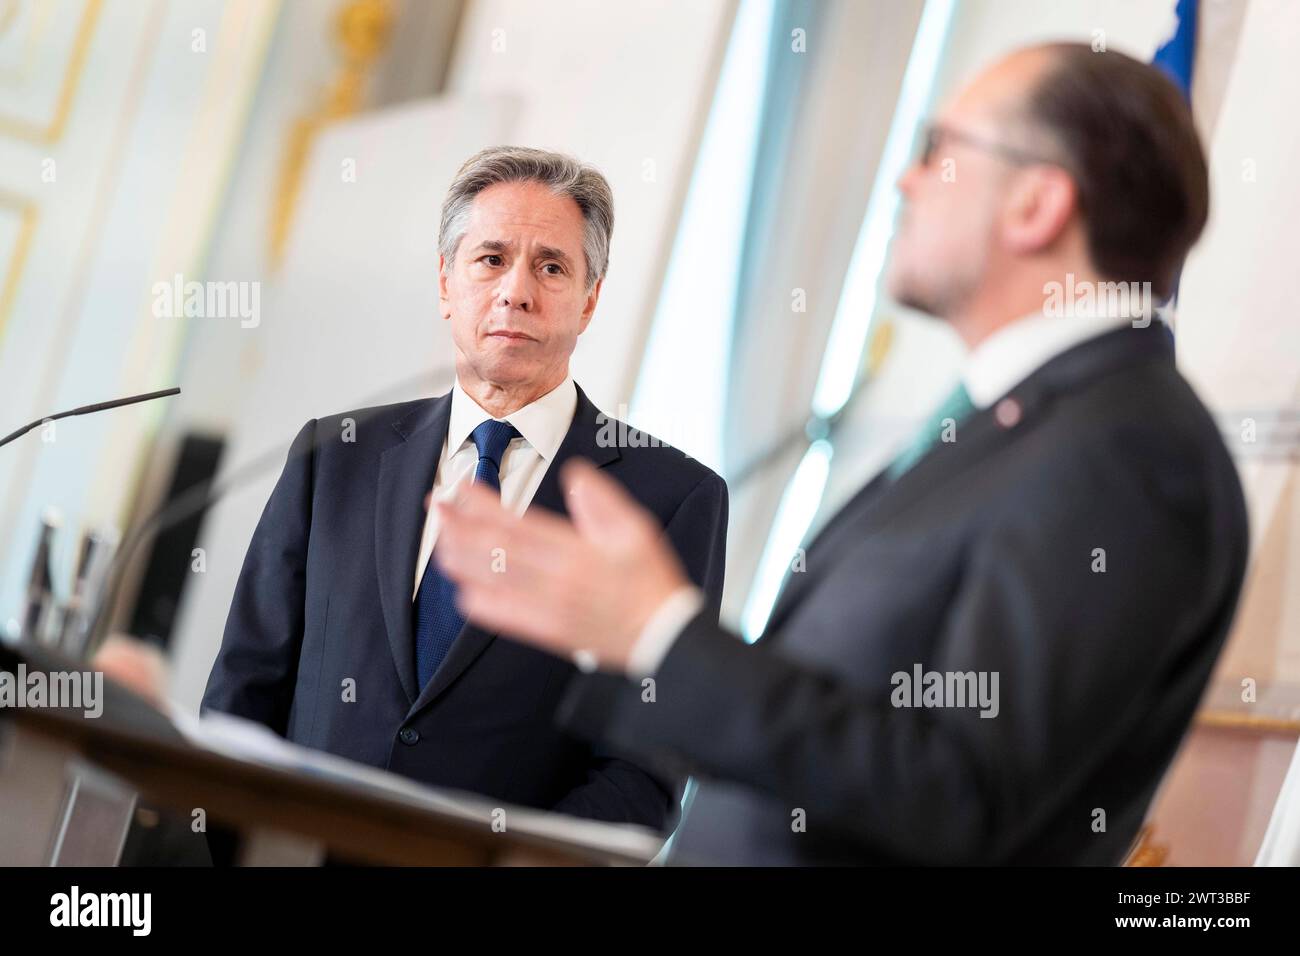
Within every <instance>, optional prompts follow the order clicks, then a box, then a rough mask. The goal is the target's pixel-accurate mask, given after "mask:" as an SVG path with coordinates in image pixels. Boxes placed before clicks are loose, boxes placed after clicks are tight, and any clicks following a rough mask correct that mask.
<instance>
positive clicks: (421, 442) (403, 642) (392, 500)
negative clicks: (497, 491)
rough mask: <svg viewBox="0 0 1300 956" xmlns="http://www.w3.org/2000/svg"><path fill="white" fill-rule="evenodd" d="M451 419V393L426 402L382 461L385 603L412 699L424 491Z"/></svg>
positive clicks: (380, 556) (379, 526)
mask: <svg viewBox="0 0 1300 956" xmlns="http://www.w3.org/2000/svg"><path fill="white" fill-rule="evenodd" d="M450 418H451V393H450V392H448V393H447V394H446V395H442V396H440V397H438V398H433V399H429V400H428V402H427V403H422V404H421V406H419V407H417V408H416V409H415V410H414V411H412V412H410V413H408V414H407V415H404V416H403V417H402V418H400V419H398V420H397V421H395V422H393V429H394V430H395V431H396V432H397V434H398V435H400V436H401V438H402V441H401V442H400V443H399V444H396V445H394V446H393V447H392V448H389V449H388V450H387V451H385V452H384V454H383V455H382V456H381V457H380V463H379V489H378V492H377V495H376V498H375V567H376V569H377V571H378V574H379V602H380V604H381V606H382V608H383V613H384V625H385V627H386V629H387V631H388V646H389V649H390V650H391V651H392V653H393V663H394V664H395V665H396V667H397V676H398V679H399V680H400V681H401V683H402V690H404V691H405V692H406V696H407V698H408V699H409V700H412V701H414V700H415V698H416V694H417V692H418V690H419V688H418V687H417V686H416V677H415V635H414V634H413V633H412V626H413V625H412V612H411V590H412V587H413V586H414V584H415V561H416V558H417V557H418V556H419V553H420V536H421V534H422V533H423V531H424V519H425V510H424V496H425V495H426V494H427V493H428V491H429V489H431V488H432V487H433V480H434V477H435V476H436V475H437V471H438V459H439V458H440V457H442V446H443V444H444V443H445V442H446V440H447V423H448V421H449V420H450Z"/></svg>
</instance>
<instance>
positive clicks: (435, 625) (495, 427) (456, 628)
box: [415, 418, 519, 688]
mask: <svg viewBox="0 0 1300 956" xmlns="http://www.w3.org/2000/svg"><path fill="white" fill-rule="evenodd" d="M470 437H471V438H472V439H474V447H475V448H477V449H478V467H477V468H475V469H474V483H475V484H478V485H487V486H488V487H489V488H495V489H496V490H497V491H498V492H499V491H500V490H501V456H502V455H503V454H505V450H506V446H507V445H509V444H510V439H512V438H518V437H519V432H517V431H515V427H514V426H513V425H511V424H510V423H509V422H497V421H493V420H492V419H490V418H489V419H488V420H487V421H485V422H484V423H483V424H481V425H479V426H478V428H476V429H474V431H473V432H472V433H471V434H470ZM464 626H465V619H464V618H463V617H461V616H460V611H458V610H457V609H456V586H455V585H454V584H452V583H451V582H450V581H448V580H447V579H446V578H445V577H443V574H442V572H441V571H439V570H438V563H437V562H436V561H434V559H433V555H432V554H431V555H429V563H428V564H427V565H426V566H425V568H424V577H423V578H421V579H420V590H419V591H417V592H416V594H415V672H416V676H417V677H418V679H419V681H420V687H421V688H423V687H424V685H425V684H427V683H429V678H430V677H432V676H433V673H434V671H436V670H437V669H438V665H439V664H441V663H442V659H443V658H444V657H446V656H447V651H448V650H450V649H451V645H452V642H453V641H455V640H456V635H457V634H459V633H460V629H461V628H462V627H464Z"/></svg>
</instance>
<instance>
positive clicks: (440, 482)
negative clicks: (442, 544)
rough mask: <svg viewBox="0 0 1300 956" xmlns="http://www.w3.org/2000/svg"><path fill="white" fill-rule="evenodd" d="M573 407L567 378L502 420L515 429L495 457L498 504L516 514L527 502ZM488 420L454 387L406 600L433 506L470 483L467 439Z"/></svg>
mask: <svg viewBox="0 0 1300 956" xmlns="http://www.w3.org/2000/svg"><path fill="white" fill-rule="evenodd" d="M577 408H578V389H577V387H576V386H575V385H574V384H573V377H572V376H570V377H568V378H566V379H565V380H564V381H563V382H561V383H560V384H559V385H557V386H556V387H555V388H553V389H551V390H550V391H549V392H547V393H546V394H545V395H543V396H542V397H541V398H539V399H537V400H536V401H534V402H532V403H531V404H529V405H525V406H524V407H523V408H521V409H519V410H518V411H515V412H511V413H510V414H509V415H507V416H506V417H505V418H503V419H498V421H506V422H509V423H510V424H511V425H514V426H515V430H516V431H518V432H519V435H520V437H519V438H512V439H511V440H510V444H509V445H507V446H506V450H505V452H504V453H503V454H502V455H501V503H502V504H503V505H505V506H506V507H507V508H513V509H514V512H515V514H522V513H523V512H524V509H526V508H527V507H528V504H529V502H531V501H532V500H533V495H535V494H536V493H537V488H538V486H539V485H541V483H542V476H543V475H545V474H546V469H547V468H549V467H550V466H551V462H552V461H554V460H555V454H556V452H558V451H559V450H560V445H561V444H562V443H563V442H564V436H565V435H567V434H568V433H569V426H570V425H572V424H573V413H574V412H575V411H576V410H577ZM489 418H492V415H490V414H489V413H488V412H486V411H484V410H483V408H482V407H481V406H480V405H479V404H478V403H477V402H476V401H474V399H472V398H470V397H469V394H468V393H467V392H466V391H465V390H464V389H463V388H461V387H460V381H459V380H457V382H456V386H455V387H454V388H453V389H452V391H451V417H450V420H449V421H448V423H447V438H446V439H445V441H444V442H443V446H442V457H440V458H439V459H438V472H437V475H435V477H434V480H433V499H432V502H431V503H430V506H429V513H428V515H427V516H426V517H425V519H424V533H423V534H422V535H421V536H420V554H419V557H418V558H417V559H416V562H415V584H414V587H413V588H412V591H411V600H412V601H414V600H415V596H416V594H417V593H419V590H420V581H421V580H422V579H423V578H424V570H425V567H426V566H427V565H428V563H429V556H430V555H432V554H433V546H434V544H436V543H437V541H438V509H437V508H435V507H433V502H438V501H445V500H446V499H447V498H449V497H451V495H452V494H454V493H455V491H456V488H457V487H458V486H459V485H460V483H461V482H462V481H473V480H474V469H475V468H477V467H478V449H477V448H476V447H475V446H474V440H473V439H472V438H470V434H471V433H472V432H473V431H474V429H476V428H478V426H479V425H481V424H483V423H484V422H485V421H487V420H488V419H489Z"/></svg>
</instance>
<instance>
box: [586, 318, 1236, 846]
mask: <svg viewBox="0 0 1300 956" xmlns="http://www.w3.org/2000/svg"><path fill="white" fill-rule="evenodd" d="M1005 399H1006V403H1005V404H1002V403H996V404H995V405H994V406H993V407H991V408H989V409H987V410H984V411H982V412H977V413H975V414H974V415H973V416H972V417H971V418H970V419H968V420H967V421H965V422H963V423H961V424H960V425H958V427H957V434H956V441H955V442H952V443H951V444H943V443H941V444H939V445H937V446H935V448H934V449H933V450H932V451H931V452H930V453H929V454H927V456H926V457H924V458H923V459H921V460H920V461H919V462H918V463H917V464H916V465H914V466H913V468H912V469H911V470H910V471H908V472H906V473H904V474H903V475H902V476H901V478H899V479H898V480H897V481H896V482H893V483H890V482H889V481H888V480H887V479H885V478H882V477H881V478H877V479H876V480H874V481H872V482H871V483H869V484H868V485H867V486H866V487H865V488H864V489H862V490H861V491H860V492H859V493H858V494H857V495H856V497H855V498H853V499H852V500H851V501H850V502H849V503H848V505H847V506H846V507H845V508H843V510H842V511H840V513H839V514H838V515H837V516H836V517H835V518H833V519H832V520H831V521H829V522H828V523H827V525H826V528H825V530H824V531H823V532H822V533H821V534H820V535H819V536H818V537H817V538H816V539H815V540H814V542H813V543H812V544H811V546H810V548H809V549H808V552H807V556H806V571H805V572H804V573H799V574H793V575H791V578H790V581H789V583H788V585H787V587H786V589H785V591H784V593H783V595H782V597H781V599H780V600H779V601H778V604H777V607H776V608H775V609H774V613H773V614H772V616H771V619H770V622H769V625H768V627H767V630H766V632H765V637H764V639H763V640H761V641H760V642H759V643H758V644H757V645H755V646H752V647H751V646H747V645H745V644H742V643H741V642H740V641H739V640H738V639H737V638H736V637H735V636H733V635H732V634H730V633H728V632H726V631H724V630H722V629H720V628H719V627H718V626H717V624H716V623H715V622H714V621H713V620H711V619H709V618H708V617H707V616H705V615H701V616H700V617H698V618H696V619H695V620H694V621H692V622H691V623H690V624H689V625H688V626H687V627H686V628H685V630H684V631H683V633H682V634H681V635H680V637H679V638H678V640H677V642H676V643H675V644H674V645H673V647H672V648H671V650H670V651H669V653H668V654H667V656H666V658H665V659H664V661H663V664H662V667H661V668H660V670H659V671H658V673H657V674H656V678H657V703H656V704H655V706H653V707H647V706H645V705H641V704H640V703H639V701H638V699H637V698H636V696H635V688H634V687H629V685H628V684H627V683H626V682H624V683H623V684H621V685H617V686H615V685H600V686H577V687H575V688H574V691H573V693H572V694H571V696H570V698H569V699H568V700H566V702H565V713H566V720H567V721H568V723H569V725H570V726H572V727H574V728H575V729H581V730H583V731H584V732H587V733H592V734H595V733H600V732H603V733H604V734H605V735H606V737H607V738H608V739H610V740H613V741H616V742H619V743H624V744H627V745H633V744H635V745H636V746H637V747H638V748H639V749H640V751H641V752H642V753H645V754H646V755H647V758H648V759H658V760H660V761H664V762H665V763H666V764H667V765H671V766H673V767H674V768H675V769H677V770H678V771H683V772H684V771H689V772H691V773H693V774H695V775H697V777H698V779H699V781H700V786H699V789H698V792H697V794H696V796H695V798H694V802H693V803H692V804H691V805H690V806H689V808H688V810H687V812H686V815H685V818H684V819H683V822H682V825H681V827H680V828H679V830H678V834H677V837H676V841H675V851H676V857H677V859H679V860H681V861H705V862H721V863H994V864H1013V863H1014V864H1018V863H1033V864H1062V863H1086V864H1114V863H1116V862H1118V861H1119V860H1120V859H1121V858H1122V857H1123V855H1124V854H1125V852H1126V850H1127V849H1128V848H1129V846H1130V843H1131V842H1132V840H1133V838H1134V835H1135V834H1136V832H1137V830H1138V827H1139V825H1140V823H1141V821H1142V818H1143V815H1144V813H1145V811H1146V808H1147V806H1148V804H1149V802H1150V800H1151V797H1152V795H1153V791H1154V790H1155V788H1156V786H1157V784H1158V783H1159V781H1160V779H1161V776H1162V775H1163V773H1164V771H1165V769H1166V766H1167V765H1168V764H1169V762H1170V760H1171V759H1172V756H1173V754H1174V752H1175V750H1176V748H1177V746H1178V744H1179V741H1180V738H1181V737H1182V735H1183V733H1184V731H1185V729H1186V727H1187V726H1188V723H1189V721H1190V720H1191V718H1192V715H1193V712H1194V709H1195V707H1196V704H1197V701H1198V698H1199V697H1200V695H1201V693H1202V690H1203V688H1204V686H1205V684H1206V682H1207V679H1208V677H1209V675H1210V672H1211V668H1212V666H1213V664H1214V661H1215V659H1216V657H1217V656H1218V653H1219V650H1220V647H1221V645H1222V643H1223V640H1224V637H1225V634H1226V632H1227V630H1228V625H1229V623H1230V621H1231V618H1232V615H1233V611H1234V607H1235V604H1236V601H1237V596H1238V592H1239V590H1240V586H1241V581H1242V576H1243V573H1244V569H1245V566H1246V557H1247V524H1246V515H1245V509H1244V504H1243V500H1242V494H1241V489H1240V486H1239V483H1238V480H1237V476H1236V472H1235V469H1234V467H1233V464H1232V462H1231V460H1230V458H1229V456H1228V454H1227V452H1226V449H1225V448H1224V445H1223V442H1222V439H1221V437H1220V435H1219V433H1218V431H1217V429H1216V426H1215V424H1214V422H1213V421H1212V419H1211V417H1210V416H1209V414H1207V412H1206V410H1205V408H1204V407H1203V406H1202V405H1201V403H1200V401H1199V400H1198V399H1197V398H1196V396H1195V395H1194V394H1193V392H1192V390H1191V389H1190V387H1189V386H1188V385H1187V383H1186V382H1185V381H1184V380H1183V378H1182V377H1181V376H1180V375H1179V374H1178V372H1177V370H1176V369H1175V367H1174V363H1173V356H1172V350H1171V346H1170V343H1169V341H1168V338H1167V336H1166V334H1165V333H1164V331H1163V330H1162V329H1160V328H1157V327H1155V326H1152V327H1150V328H1147V329H1134V328H1123V329H1121V330H1118V331H1114V332H1110V333H1107V334H1104V335H1101V336H1098V337H1097V338H1095V339H1092V340H1090V341H1087V342H1085V343H1083V344H1081V345H1079V346H1076V347H1074V348H1072V349H1070V350H1069V351H1067V352H1065V353H1063V354H1061V355H1059V356H1057V357H1056V358H1054V359H1053V360H1051V361H1050V362H1048V363H1047V364H1046V365H1044V366H1043V367H1042V368H1040V369H1039V370H1038V371H1036V372H1035V373H1034V374H1032V375H1031V376H1029V378H1027V379H1026V380H1025V381H1024V382H1022V383H1021V384H1019V385H1017V386H1016V387H1015V388H1014V389H1012V390H1011V392H1010V393H1009V394H1008V396H1006V397H1005ZM997 404H1002V409H1001V413H1000V414H999V412H998V411H997ZM1099 559H1104V571H1103V570H1100V568H1101V567H1102V565H1101V563H1100V562H1099ZM916 664H920V665H922V667H923V670H925V671H937V672H954V673H968V672H981V671H982V672H985V673H986V674H991V672H997V673H998V677H999V693H998V697H999V710H998V714H997V716H996V717H989V718H985V717H981V716H980V715H979V710H978V709H977V708H971V707H967V708H961V707H946V708H927V707H912V708H904V707H896V706H894V702H893V701H892V700H891V695H892V694H893V693H894V692H895V690H896V689H897V686H898V685H896V684H895V683H894V678H893V675H894V674H896V673H898V672H906V673H908V674H911V673H912V672H913V669H914V665H916Z"/></svg>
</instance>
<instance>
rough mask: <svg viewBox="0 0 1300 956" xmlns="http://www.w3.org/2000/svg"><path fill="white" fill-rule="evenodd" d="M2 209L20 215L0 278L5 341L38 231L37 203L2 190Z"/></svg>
mask: <svg viewBox="0 0 1300 956" xmlns="http://www.w3.org/2000/svg"><path fill="white" fill-rule="evenodd" d="M0 211H5V212H8V213H12V214H13V215H15V216H17V217H18V236H17V238H16V239H15V240H14V246H13V252H12V254H11V255H10V256H9V265H8V267H7V268H6V269H5V271H4V278H3V279H0V342H3V341H4V333H5V326H6V325H7V324H8V322H9V313H10V311H11V310H12V309H13V304H14V297H15V296H16V295H17V293H18V281H19V279H20V278H21V276H22V272H23V266H24V265H26V263H27V253H28V251H29V250H30V249H31V245H32V236H33V235H34V234H35V232H36V220H37V211H36V204H35V203H34V202H32V201H31V200H30V199H23V198H22V197H20V196H14V195H11V194H9V193H5V192H0Z"/></svg>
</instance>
